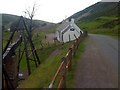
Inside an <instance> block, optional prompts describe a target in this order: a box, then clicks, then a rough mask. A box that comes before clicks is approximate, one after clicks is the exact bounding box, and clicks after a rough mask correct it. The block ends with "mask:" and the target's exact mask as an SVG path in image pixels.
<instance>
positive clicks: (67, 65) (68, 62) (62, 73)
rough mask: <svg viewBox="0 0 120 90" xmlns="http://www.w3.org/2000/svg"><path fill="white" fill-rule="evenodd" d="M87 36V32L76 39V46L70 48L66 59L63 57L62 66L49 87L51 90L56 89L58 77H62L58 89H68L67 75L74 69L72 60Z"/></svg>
mask: <svg viewBox="0 0 120 90" xmlns="http://www.w3.org/2000/svg"><path fill="white" fill-rule="evenodd" d="M85 36H87V32H83V33H81V35H80V37H79V38H76V40H75V41H74V44H73V45H72V46H71V47H70V48H69V50H68V52H67V54H66V55H65V57H63V58H62V59H61V60H62V62H61V64H60V66H59V67H58V69H57V71H56V73H55V75H54V77H53V79H52V81H51V83H50V85H49V89H52V88H54V84H55V83H56V81H57V79H58V77H60V80H59V84H58V87H57V88H58V89H61V88H65V87H66V73H67V70H68V71H71V67H72V58H73V56H74V55H75V53H76V51H77V49H78V46H79V44H80V42H81V41H82V40H83V38H84V37H85Z"/></svg>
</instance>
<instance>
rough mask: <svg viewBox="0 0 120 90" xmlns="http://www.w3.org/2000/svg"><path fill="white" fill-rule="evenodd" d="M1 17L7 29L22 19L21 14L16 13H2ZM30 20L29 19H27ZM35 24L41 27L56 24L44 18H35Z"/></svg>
mask: <svg viewBox="0 0 120 90" xmlns="http://www.w3.org/2000/svg"><path fill="white" fill-rule="evenodd" d="M0 17H2V25H3V26H4V27H5V29H6V30H7V29H8V28H10V26H11V25H12V24H14V23H17V22H18V20H19V19H20V16H16V15H11V14H0ZM27 20H28V21H29V19H27ZM33 24H34V26H35V27H36V28H38V27H39V28H40V27H46V26H47V27H48V26H50V25H54V23H50V22H46V21H42V20H34V21H33Z"/></svg>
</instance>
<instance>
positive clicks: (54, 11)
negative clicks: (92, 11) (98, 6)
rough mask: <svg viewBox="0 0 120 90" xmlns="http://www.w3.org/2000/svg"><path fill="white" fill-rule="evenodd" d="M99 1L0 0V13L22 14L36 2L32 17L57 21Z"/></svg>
mask: <svg viewBox="0 0 120 90" xmlns="http://www.w3.org/2000/svg"><path fill="white" fill-rule="evenodd" d="M99 1H101V0H0V13H8V14H14V15H24V13H23V11H25V9H28V8H31V7H32V6H33V4H34V2H36V4H37V9H38V10H37V11H36V13H35V17H34V19H39V20H44V21H49V22H55V23H57V22H60V21H62V20H63V19H65V18H66V17H69V16H70V15H72V14H74V13H76V12H78V11H80V10H83V9H85V8H86V7H88V6H90V5H92V4H95V3H97V2H99ZM103 1H111V0H103ZM112 1H118V0H112Z"/></svg>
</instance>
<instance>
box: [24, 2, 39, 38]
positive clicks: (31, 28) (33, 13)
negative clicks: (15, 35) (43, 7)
mask: <svg viewBox="0 0 120 90" xmlns="http://www.w3.org/2000/svg"><path fill="white" fill-rule="evenodd" d="M36 11H37V6H36V3H34V5H33V7H32V11H31V10H30V8H29V9H26V11H24V12H25V14H27V16H28V18H29V19H30V22H29V31H30V35H31V33H32V30H33V17H34V16H35V12H36ZM31 36H32V35H31Z"/></svg>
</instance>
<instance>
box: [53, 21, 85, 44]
mask: <svg viewBox="0 0 120 90" xmlns="http://www.w3.org/2000/svg"><path fill="white" fill-rule="evenodd" d="M81 33H83V31H82V30H81V29H80V28H79V27H78V26H77V25H76V24H75V23H74V19H71V20H66V21H63V22H62V24H61V25H60V26H59V27H58V28H57V31H56V33H55V37H56V38H57V40H58V41H60V42H64V43H65V42H69V41H72V40H75V39H76V38H78V37H79V36H80V35H81Z"/></svg>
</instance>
